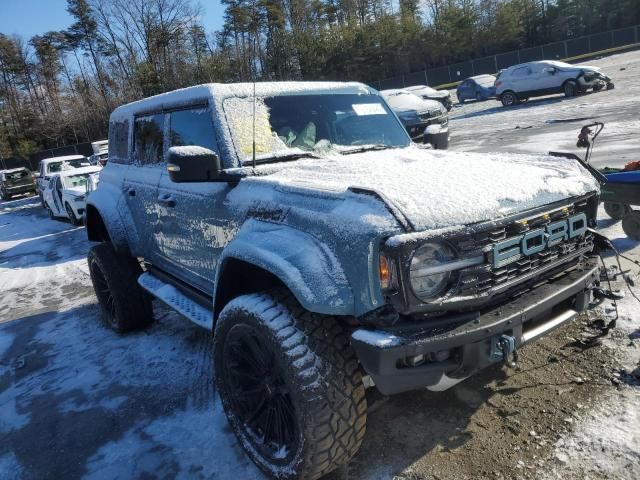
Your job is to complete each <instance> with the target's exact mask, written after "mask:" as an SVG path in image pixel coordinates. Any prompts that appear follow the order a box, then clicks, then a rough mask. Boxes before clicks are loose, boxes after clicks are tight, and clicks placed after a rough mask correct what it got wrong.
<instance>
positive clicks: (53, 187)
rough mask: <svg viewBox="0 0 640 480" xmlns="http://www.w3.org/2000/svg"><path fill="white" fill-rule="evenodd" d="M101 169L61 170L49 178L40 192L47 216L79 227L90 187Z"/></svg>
mask: <svg viewBox="0 0 640 480" xmlns="http://www.w3.org/2000/svg"><path fill="white" fill-rule="evenodd" d="M100 170H102V168H101V167H99V166H95V167H83V168H74V169H68V170H63V171H61V172H59V173H54V174H53V175H51V176H50V177H49V182H48V183H47V186H46V188H45V189H44V191H43V192H42V195H43V197H44V203H45V207H46V208H47V210H48V211H49V216H50V217H51V218H54V217H63V218H68V219H69V221H70V222H71V223H72V224H73V225H80V224H81V223H82V217H83V216H84V211H85V208H86V197H87V194H88V192H89V191H90V185H92V183H93V182H95V177H96V176H97V175H96V174H97V173H98V172H100Z"/></svg>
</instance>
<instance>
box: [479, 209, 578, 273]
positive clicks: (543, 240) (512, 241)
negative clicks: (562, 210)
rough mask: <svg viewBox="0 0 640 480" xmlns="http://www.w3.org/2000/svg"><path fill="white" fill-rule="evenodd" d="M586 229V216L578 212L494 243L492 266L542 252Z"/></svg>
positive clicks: (576, 235) (505, 263)
mask: <svg viewBox="0 0 640 480" xmlns="http://www.w3.org/2000/svg"><path fill="white" fill-rule="evenodd" d="M586 231H587V216H586V215H585V214H584V213H579V214H577V215H573V216H571V217H569V218H567V219H565V220H560V221H557V222H553V223H550V224H549V225H547V226H546V227H545V228H539V229H536V230H531V231H529V232H527V233H525V234H523V235H520V236H518V237H512V238H509V239H507V240H503V241H502V242H499V243H496V244H495V245H494V246H493V248H492V250H491V252H492V263H493V267H494V268H496V267H501V266H503V265H507V264H509V263H511V262H515V261H516V260H518V259H520V258H522V257H528V256H529V255H533V254H535V253H538V252H542V251H543V250H545V249H547V248H549V247H552V246H553V245H556V244H558V243H561V242H566V241H567V240H569V239H572V238H576V237H579V236H580V235H584V233H585V232H586Z"/></svg>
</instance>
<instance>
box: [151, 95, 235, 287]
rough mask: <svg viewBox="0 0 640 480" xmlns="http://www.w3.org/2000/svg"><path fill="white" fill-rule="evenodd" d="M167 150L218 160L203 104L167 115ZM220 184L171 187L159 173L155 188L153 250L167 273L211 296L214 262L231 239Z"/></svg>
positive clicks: (224, 192)
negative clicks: (201, 151) (190, 150)
mask: <svg viewBox="0 0 640 480" xmlns="http://www.w3.org/2000/svg"><path fill="white" fill-rule="evenodd" d="M168 122H169V125H168V132H169V134H168V142H169V144H170V146H172V147H175V146H186V145H197V146H200V147H205V148H208V149H210V150H212V151H214V152H215V153H217V154H218V155H219V154H220V151H219V149H218V143H217V141H216V135H215V131H214V126H213V118H212V115H211V111H210V109H209V107H207V106H206V105H201V106H196V107H191V108H186V109H180V110H174V111H171V112H169V115H168ZM230 190H231V187H230V186H229V184H227V183H225V182H193V183H174V182H172V181H171V179H170V178H169V175H168V173H166V171H165V173H163V175H162V178H161V179H160V186H159V189H158V200H159V202H160V205H159V218H160V231H159V236H158V238H159V248H160V253H161V255H162V266H163V268H164V269H165V270H166V271H168V272H169V273H171V274H173V275H175V276H176V277H178V278H181V279H183V280H187V281H188V282H189V283H190V284H192V285H196V286H197V287H198V288H199V289H200V290H202V291H203V292H206V293H209V294H212V293H213V284H214V275H215V270H216V266H217V261H218V258H219V256H220V253H221V251H222V248H223V247H224V246H225V245H226V244H227V243H229V241H230V240H231V239H232V238H233V235H234V233H235V230H234V229H233V228H230V227H229V222H228V219H227V218H226V217H227V215H226V214H225V208H224V199H225V197H226V195H227V193H228V192H229V191H230Z"/></svg>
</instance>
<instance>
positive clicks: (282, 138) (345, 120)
mask: <svg viewBox="0 0 640 480" xmlns="http://www.w3.org/2000/svg"><path fill="white" fill-rule="evenodd" d="M223 108H224V112H225V115H226V118H227V122H228V125H229V131H230V133H231V139H232V141H233V144H234V147H235V149H236V151H237V153H238V157H239V158H240V160H241V161H242V162H243V163H246V162H249V161H251V160H252V157H253V142H254V138H255V152H256V159H257V160H259V161H260V160H273V159H277V158H281V157H286V156H288V155H291V154H293V155H295V154H297V153H304V152H313V153H314V154H315V155H322V154H323V152H326V151H327V150H333V151H336V150H337V151H346V150H349V147H354V146H366V145H375V146H378V147H380V146H385V147H390V148H394V147H405V146H408V145H409V144H410V139H409V137H408V135H407V133H406V132H405V130H404V128H403V127H402V125H401V124H400V123H399V122H398V120H397V119H396V117H395V116H394V115H393V113H392V112H391V110H389V108H388V107H387V106H386V105H385V104H384V102H383V101H382V100H381V98H380V97H379V96H378V95H374V94H368V95H362V94H342V93H333V94H314V95H278V96H273V97H264V98H262V97H258V98H256V99H255V104H254V99H253V98H252V97H231V98H227V99H226V100H225V101H224V102H223ZM254 108H255V112H256V114H255V125H254V119H253V111H254ZM254 132H255V135H254Z"/></svg>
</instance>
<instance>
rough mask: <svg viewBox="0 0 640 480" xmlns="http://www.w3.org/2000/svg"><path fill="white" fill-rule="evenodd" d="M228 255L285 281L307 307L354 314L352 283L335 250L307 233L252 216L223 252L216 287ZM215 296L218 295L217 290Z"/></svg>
mask: <svg viewBox="0 0 640 480" xmlns="http://www.w3.org/2000/svg"><path fill="white" fill-rule="evenodd" d="M229 259H237V260H242V261H244V262H247V263H250V264H252V265H255V266H256V267H259V268H262V269H264V270H266V271H268V272H270V273H272V274H273V275H275V276H276V277H278V278H279V279H280V281H282V283H284V285H286V286H287V288H289V290H290V291H291V293H293V295H294V296H295V297H296V299H297V300H298V302H299V303H300V304H301V305H302V306H303V307H304V308H305V309H306V310H308V311H311V312H315V313H320V314H325V315H353V314H354V300H353V292H352V290H351V286H350V285H349V282H348V281H347V277H346V275H345V273H344V270H343V269H342V266H341V265H340V263H339V261H338V259H337V258H336V256H335V255H334V253H333V252H332V251H331V250H330V249H329V248H328V246H327V245H326V244H323V243H322V242H320V241H319V240H318V239H317V238H315V237H313V236H311V235H309V234H308V233H305V232H302V231H300V230H296V229H294V228H292V227H289V226H287V225H281V224H275V223H270V222H263V221H259V220H249V221H247V222H245V224H244V225H243V226H242V228H241V229H240V230H239V231H238V234H237V235H236V237H235V238H234V240H233V241H232V242H231V243H230V244H229V245H227V247H226V248H225V249H224V251H223V252H222V255H221V257H220V261H219V264H218V265H219V268H218V269H217V272H216V283H215V285H216V289H217V288H218V285H219V284H220V282H221V281H222V280H223V279H221V278H220V275H221V272H223V271H224V263H225V261H227V260H229ZM214 298H216V296H215V294H214Z"/></svg>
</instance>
